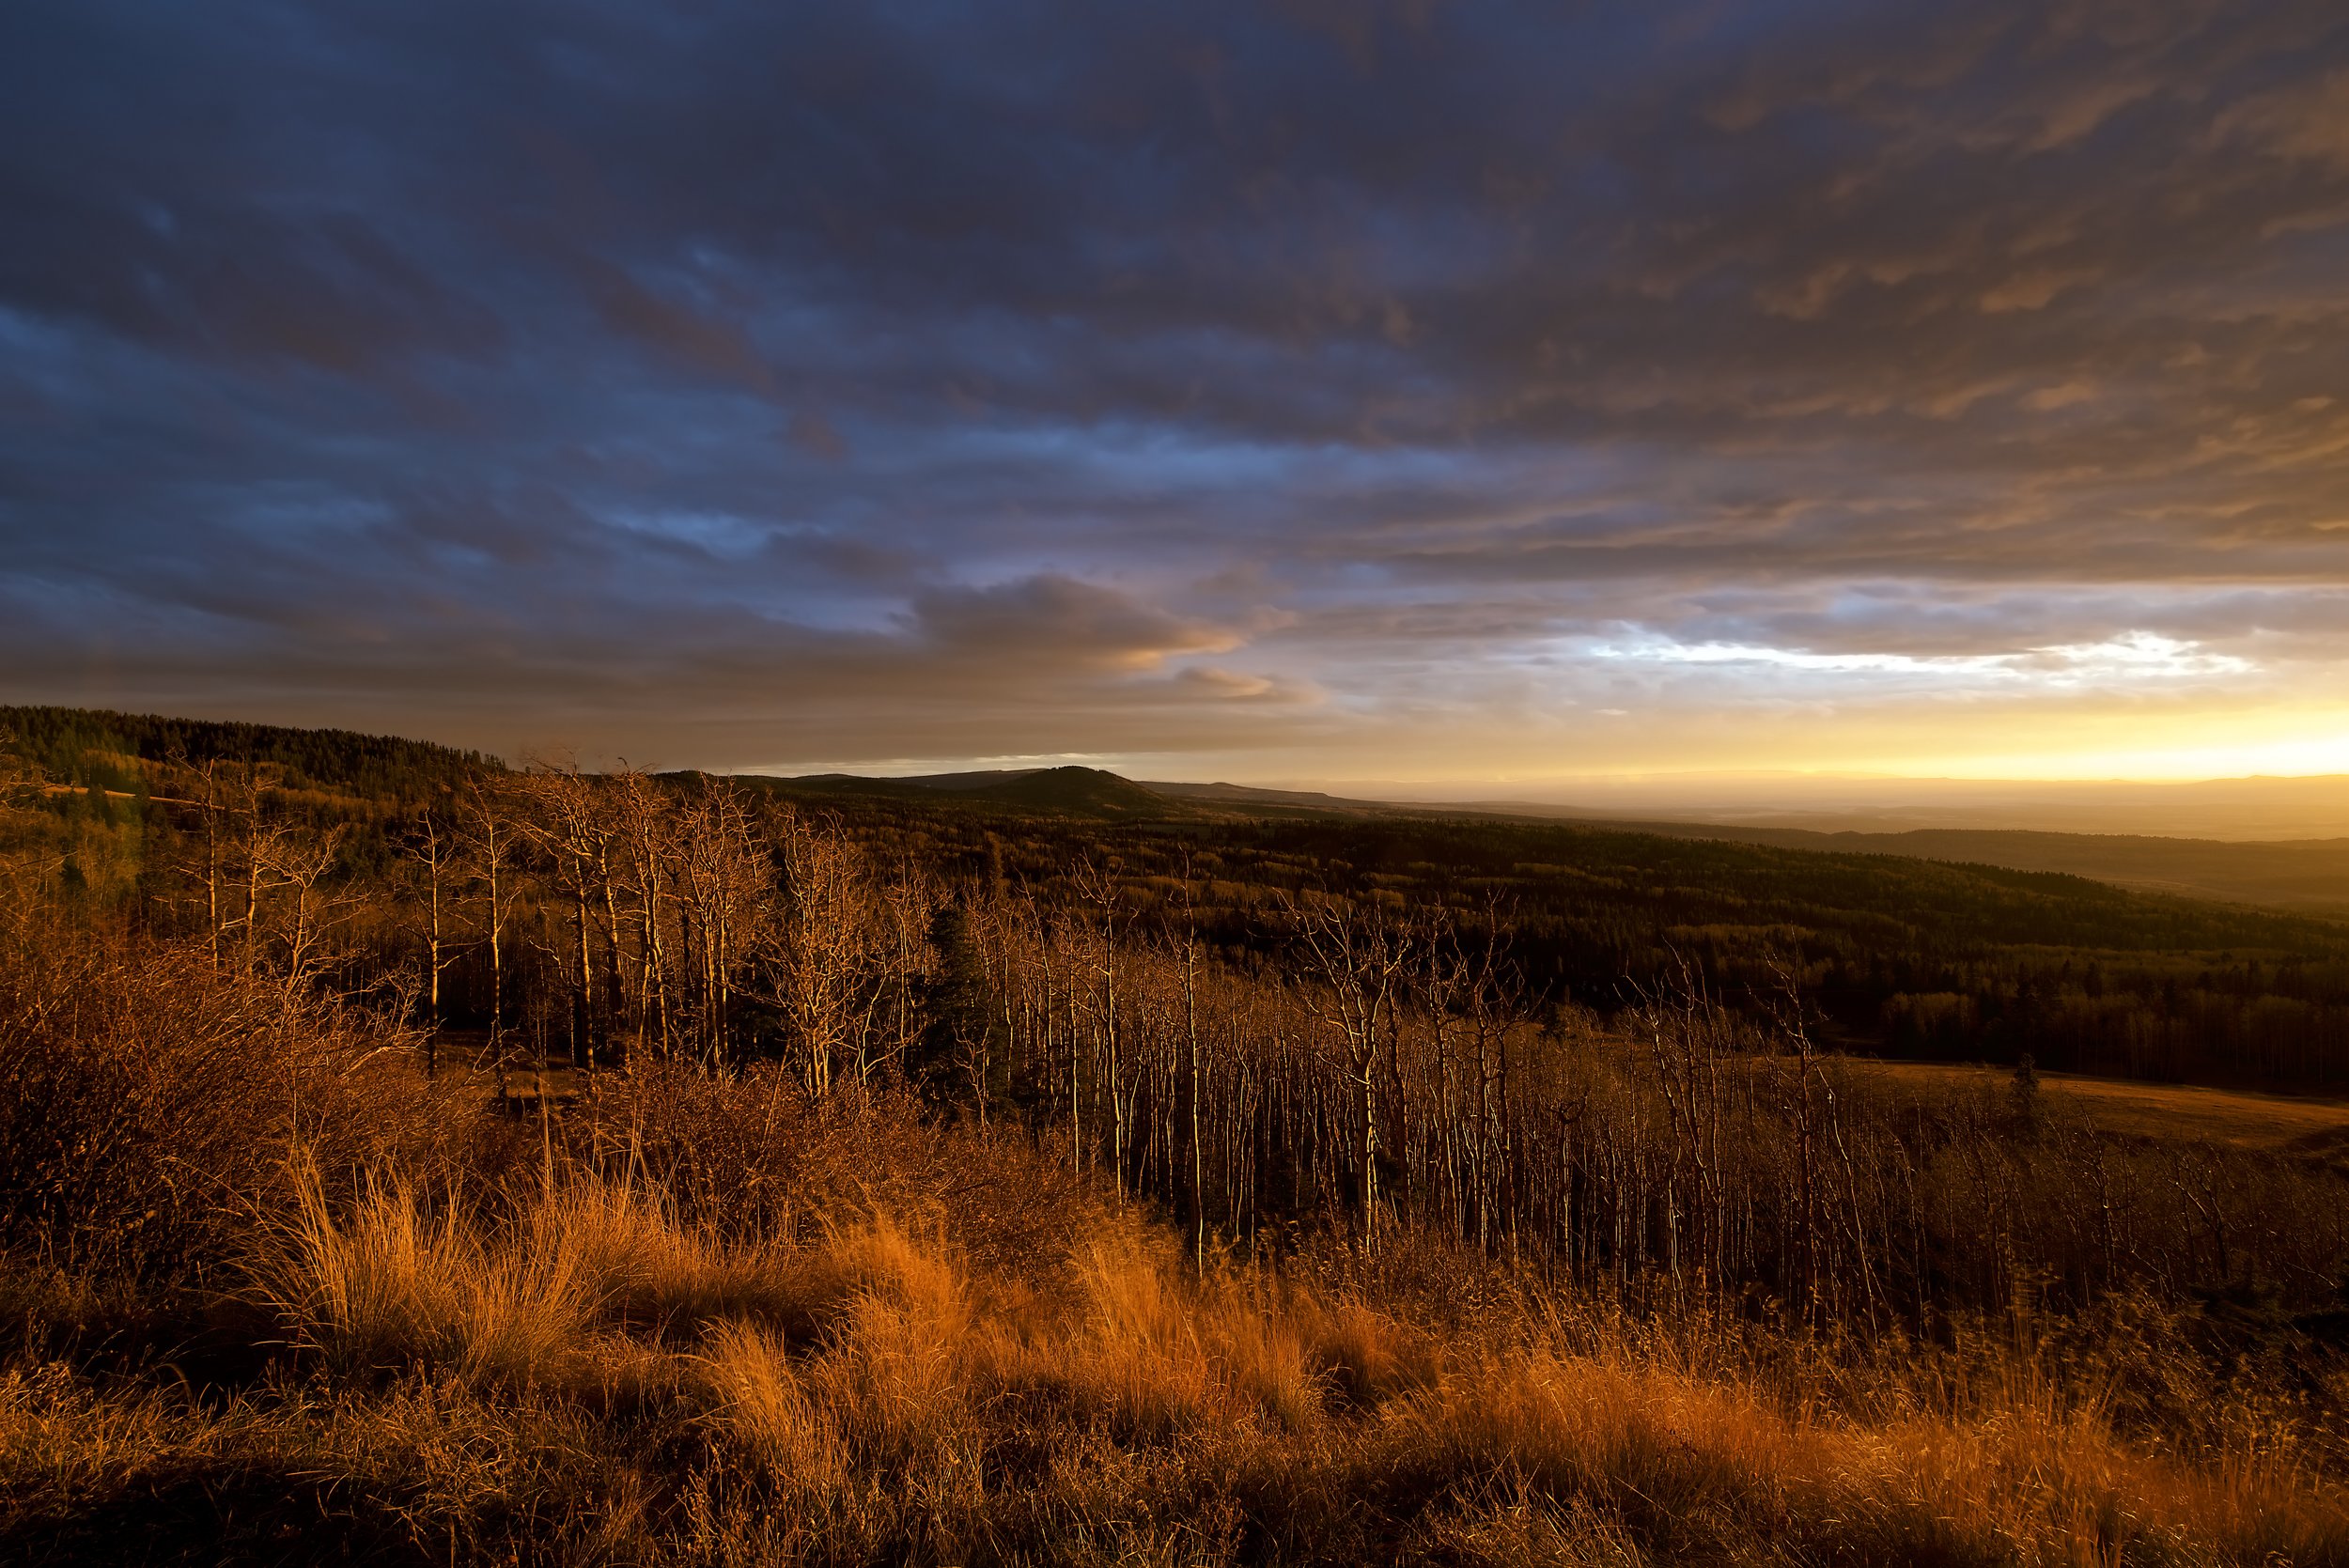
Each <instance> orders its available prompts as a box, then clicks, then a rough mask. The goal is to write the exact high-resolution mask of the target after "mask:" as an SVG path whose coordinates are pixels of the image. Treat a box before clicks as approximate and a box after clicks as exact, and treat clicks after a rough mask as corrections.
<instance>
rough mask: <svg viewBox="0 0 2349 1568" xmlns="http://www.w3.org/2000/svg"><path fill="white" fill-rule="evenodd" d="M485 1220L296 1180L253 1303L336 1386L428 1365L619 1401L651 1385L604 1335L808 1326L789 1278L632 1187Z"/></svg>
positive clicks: (585, 1190) (304, 1176) (549, 1200)
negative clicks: (753, 1324) (782, 1323)
mask: <svg viewBox="0 0 2349 1568" xmlns="http://www.w3.org/2000/svg"><path fill="white" fill-rule="evenodd" d="M482 1206H483V1207H485V1208H488V1209H490V1215H489V1216H488V1217H487V1218H486V1219H485V1217H484V1216H482V1215H480V1214H477V1213H471V1212H468V1209H467V1205H466V1203H464V1201H463V1198H462V1195H461V1194H451V1195H450V1196H448V1197H447V1198H446V1199H445V1200H444V1201H443V1202H441V1203H438V1204H434V1203H428V1202H427V1201H426V1199H425V1197H424V1195H423V1194H422V1193H421V1192H420V1191H419V1190H418V1189H417V1188H415V1187H414V1186H413V1185H412V1184H411V1183H408V1182H405V1181H402V1180H399V1179H397V1178H395V1179H388V1180H379V1181H372V1182H369V1183H367V1184H365V1185H364V1186H363V1188H362V1189H361V1191H360V1192H359V1194H358V1196H357V1198H356V1199H355V1200H353V1201H351V1202H350V1203H346V1204H338V1203H335V1202H334V1199H333V1198H332V1197H331V1196H330V1194H329V1193H328V1192H327V1190H326V1189H325V1188H324V1186H323V1184H322V1183H321V1182H320V1181H319V1178H318V1176H317V1175H316V1174H315V1172H308V1171H304V1172H302V1173H301V1174H300V1175H299V1176H298V1177H297V1179H296V1182H295V1184H294V1209H293V1212H292V1214H291V1215H290V1217H288V1219H285V1220H284V1221H282V1222H281V1223H279V1224H277V1225H275V1226H274V1227H272V1234H271V1236H270V1239H269V1241H268V1242H267V1243H266V1244H265V1245H264V1246H263V1247H262V1248H261V1249H260V1250H259V1251H258V1253H257V1256H256V1258H255V1260H254V1263H253V1265H252V1273H253V1280H254V1285H255V1290H256V1292H257V1295H258V1296H259V1297H260V1298H261V1299H262V1300H263V1301H264V1302H266V1303H267V1304H268V1305H270V1306H271V1307H272V1308H273V1309H274V1310H275V1311H276V1312H278V1313H279V1314H280V1315H281V1316H282V1317H284V1318H285V1320H286V1321H287V1322H288V1324H290V1325H291V1326H292V1327H294V1329H295V1331H296V1333H297V1334H298V1335H299V1337H300V1338H301V1340H302V1342H303V1343H306V1344H308V1345H309V1346H311V1347H312V1348H314V1349H316V1350H318V1351H319V1352H320V1353H322V1354H323V1355H324V1356H325V1358H326V1359H327V1361H328V1363H329V1364H330V1365H331V1366H334V1367H335V1368H337V1369H339V1370H342V1371H344V1372H356V1371H362V1370H368V1369H379V1370H380V1369H383V1368H388V1367H396V1366H406V1365H411V1364H426V1365H433V1366H443V1367H448V1368H452V1369H455V1370H456V1371H457V1372H458V1373H459V1374H460V1375H461V1376H463V1377H465V1378H467V1379H468V1380H471V1381H473V1382H475V1383H478V1384H482V1385H485V1386H517V1387H519V1386H526V1385H530V1384H535V1383H540V1382H544V1381H547V1380H549V1379H563V1380H568V1381H569V1382H572V1383H579V1382H582V1381H584V1382H587V1383H597V1384H600V1385H601V1386H603V1387H604V1388H605V1389H607V1391H611V1392H614V1393H616V1392H620V1391H622V1390H624V1389H644V1388H646V1387H647V1386H649V1385H650V1384H651V1383H656V1382H658V1381H659V1379H658V1377H656V1376H653V1375H652V1374H650V1373H649V1372H648V1370H647V1366H646V1363H645V1362H644V1361H643V1358H641V1357H639V1356H638V1355H637V1354H636V1353H635V1352H633V1351H631V1350H630V1349H629V1345H630V1342H629V1341H628V1340H627V1339H625V1338H624V1337H621V1336H615V1335H612V1334H607V1333H602V1332H600V1331H601V1330H602V1329H604V1328H606V1327H616V1328H623V1329H631V1330H634V1331H637V1332H640V1333H649V1334H652V1335H654V1336H656V1337H658V1336H660V1335H661V1334H664V1333H667V1332H670V1331H672V1330H675V1329H677V1328H680V1327H694V1326H698V1325H699V1324H701V1323H703V1322H706V1321H708V1320H711V1319H715V1318H720V1317H725V1316H736V1315H753V1316H759V1315H763V1316H768V1317H771V1318H792V1317H797V1316H800V1315H803V1313H804V1312H805V1311H806V1301H807V1296H808V1292H807V1291H806V1290H804V1289H803V1288H801V1281H798V1280H797V1279H795V1278H794V1277H793V1276H792V1275H791V1274H790V1273H789V1272H788V1271H786V1270H784V1269H780V1268H778V1267H776V1266H775V1265H774V1264H773V1263H772V1261H771V1260H770V1259H769V1258H768V1257H767V1256H765V1255H764V1254H763V1253H761V1252H759V1251H758V1250H753V1249H741V1250H728V1249H725V1248H723V1247H721V1246H720V1245H719V1244H718V1243H717V1242H716V1241H715V1240H714V1239H713V1238H712V1237H710V1236H709V1235H708V1234H704V1233H700V1232H695V1231H689V1230H686V1229H684V1228H682V1227H680V1226H679V1225H677V1223H676V1222H675V1221H674V1220H673V1219H672V1218H671V1217H670V1216H669V1214H668V1213H667V1211H666V1209H665V1207H664V1205H663V1204H662V1203H661V1202H660V1201H659V1199H658V1198H657V1197H656V1196H654V1195H653V1194H651V1193H649V1192H648V1191H647V1190H646V1189H645V1188H643V1187H641V1186H639V1185H636V1184H633V1183H630V1182H626V1181H617V1180H605V1179H601V1178H598V1177H596V1176H594V1175H592V1174H581V1175H578V1176H576V1177H575V1178H573V1179H571V1180H569V1181H567V1182H553V1183H550V1184H549V1185H547V1186H545V1187H542V1188H538V1189H537V1190H536V1191H535V1192H532V1193H530V1194H528V1195H527V1196H526V1197H524V1198H523V1199H522V1200H521V1202H520V1203H519V1204H518V1205H516V1209H515V1212H511V1213H508V1214H505V1215H503V1216H499V1215H498V1214H497V1213H496V1207H497V1206H496V1205H495V1204H494V1203H484V1204H483V1205H482ZM824 1288H825V1287H824V1285H823V1283H822V1281H818V1282H817V1291H818V1292H819V1293H820V1292H821V1291H822V1289H824Z"/></svg>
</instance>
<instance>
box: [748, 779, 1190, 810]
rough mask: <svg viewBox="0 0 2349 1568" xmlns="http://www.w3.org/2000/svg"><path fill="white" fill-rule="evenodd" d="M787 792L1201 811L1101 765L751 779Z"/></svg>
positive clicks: (1026, 806) (1017, 806)
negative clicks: (972, 771)
mask: <svg viewBox="0 0 2349 1568" xmlns="http://www.w3.org/2000/svg"><path fill="white" fill-rule="evenodd" d="M743 782H745V783H757V784H763V785H765V786H766V787H769V788H773V789H779V790H782V791H783V792H785V793H786V794H803V795H856V796H865V797H879V798H880V799H883V800H916V801H919V800H937V799H938V798H939V797H940V796H941V795H943V796H952V797H956V798H958V799H961V800H970V801H972V802H974V803H983V804H986V805H990V806H1006V807H1010V808H1012V809H1014V810H1019V811H1035V812H1050V813H1053V814H1057V815H1072V816H1089V817H1096V818H1099V819H1102V820H1105V821H1109V820H1121V819H1145V818H1158V817H1181V816H1190V815H1195V812H1196V808H1194V807H1193V806H1191V805H1190V804H1189V803H1188V802H1186V801H1183V800H1175V799H1173V798H1171V797H1169V796H1166V795H1161V794H1159V792H1157V791H1156V790H1154V789H1150V788H1148V787H1146V786H1144V785H1142V784H1136V783H1134V782H1133V781H1132V780H1131V779H1128V778H1123V777H1121V776H1120V775H1118V774H1115V773H1111V772H1107V771H1104V770H1103V769H1101V768H1079V767H1073V766H1072V767H1066V768H1004V769H1002V770H999V771H993V772H980V773H928V774H913V775H909V776H903V777H896V778H870V777H865V776H863V775H860V774H855V773H808V774H802V775H800V776H799V777H796V778H761V779H752V778H748V777H746V778H745V779H744V781H743Z"/></svg>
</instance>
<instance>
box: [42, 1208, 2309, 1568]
mask: <svg viewBox="0 0 2349 1568" xmlns="http://www.w3.org/2000/svg"><path fill="white" fill-rule="evenodd" d="M301 1190H303V1195H305V1197H303V1204H301V1209H298V1214H296V1219H293V1220H291V1223H288V1225H287V1230H284V1233H282V1237H279V1251H277V1256H274V1261H272V1263H270V1265H265V1267H263V1270H260V1277H263V1280H265V1284H268V1291H270V1298H272V1300H274V1303H277V1305H279V1310H282V1312H284V1314H287V1319H288V1322H291V1324H293V1327H296V1331H298V1336H301V1341H303V1343H305V1345H310V1347H312V1352H315V1355H317V1359H319V1364H321V1369H326V1371H324V1375H321V1380H312V1383H293V1385H282V1388H274V1389H260V1392H254V1394H249V1397H241V1399H237V1402H232V1404H230V1406H227V1408H226V1411H223V1408H211V1411H207V1408H199V1406H197V1404H190V1402H185V1399H179V1397H169V1394H164V1392H158V1389H155V1388H146V1389H132V1388H125V1389H101V1388H97V1385H89V1383H85V1380H78V1378H73V1375H69V1374H64V1371H61V1369H50V1371H39V1374H38V1375H28V1374H23V1371H19V1374H9V1378H8V1380H5V1383H0V1491H5V1493H8V1496H11V1498H19V1500H21V1498H35V1496H38V1498H44V1500H47V1505H44V1507H50V1512H52V1516H54V1512H56V1510H59V1507H64V1505H61V1502H59V1500H73V1498H99V1496H106V1493H108V1491H111V1488H120V1486H125V1483H127V1479H130V1477H136V1474H153V1472H155V1469H158V1467H164V1469H169V1467H179V1469H183V1472H188V1469H193V1472H218V1469H221V1467H223V1465H246V1467H254V1465H260V1467H277V1469H282V1467H287V1465H291V1463H296V1460H298V1463H301V1465H310V1467H312V1469H319V1472H331V1474H345V1477H350V1486H352V1496H366V1498H392V1502H385V1505H382V1510H385V1512H382V1516H381V1519H378V1521H376V1524H378V1526H381V1529H382V1530H387V1533H392V1535H399V1538H401V1540H415V1543H432V1540H446V1543H467V1545H470V1543H484V1540H493V1538H498V1540H514V1538H517V1530H519V1540H526V1543H536V1547H533V1549H536V1552H540V1554H545V1552H554V1549H556V1547H559V1552H584V1554H589V1557H592V1554H615V1557H622V1559H641V1561H863V1559H869V1557H891V1559H905V1561H1112V1559H1116V1561H1240V1559H1254V1561H1361V1557H1362V1554H1370V1557H1395V1559H1436V1561H1483V1563H1536V1561H1539V1563H1597V1561H1755V1563H1762V1561H1771V1563H1776V1561H1856V1563H1891V1561H1907V1563H2081V1566H2089V1563H2140V1561H2142V1563H2286V1561H2288V1563H2297V1566H2314V1563H2340V1561H2349V1510H2344V1502H2342V1493H2340V1486H2338V1469H2335V1467H2330V1463H2328V1460H2326V1455H2324V1453H2319V1451H2316V1449H2311V1446H2310V1444H2307V1441H2297V1444H2295V1441H2279V1432H2281V1427H2279V1430H2272V1432H2269V1436H2267V1439H2246V1441H2241V1444H2236V1446H2234V1449H2222V1451H2201V1453H2178V1451H2170V1453H2164V1451H2161V1449H2159V1446H2155V1444H2145V1441H2131V1439H2128V1436H2126V1435H2123V1432H2122V1430H2119V1427H2117V1425H2114V1421H2112V1418H2109V1411H2108V1408H2105V1406H2103V1404H2100V1399H2098V1394H2095V1388H2089V1385H2077V1383H2067V1380H2062V1378H2058V1375H2053V1374H2051V1371H2048V1369H2046V1366H2039V1364H2034V1361H2032V1359H2030V1357H2025V1355H2020V1352H2011V1355H2009V1357H2006V1359H2004V1361H2001V1359H1997V1357H1992V1359H1990V1361H1983V1364H1981V1366H1978V1369H1976V1375H1973V1378H1971V1383H1967V1388H1964V1394H1962V1397H1952V1394H1950V1385H1948V1380H1943V1383H1931V1380H1917V1383H1912V1385H1903V1383H1898V1378H1893V1375H1877V1378H1875V1383H1873V1385H1870V1392H1868V1394H1865V1397H1844V1399H1832V1397H1823V1392H1821V1388H1809V1389H1797V1388H1793V1385H1785V1383H1779V1385H1774V1383H1771V1380H1769V1378H1762V1375H1746V1378H1736V1375H1727V1374H1729V1369H1727V1366H1710V1369H1708V1366H1705V1361H1708V1357H1713V1359H1719V1355H1722V1352H1719V1345H1715V1347H1710V1350H1705V1352H1701V1355H1691V1352H1689V1345H1691V1343H1694V1341H1689V1338H1687V1336H1682V1338H1677V1341H1672V1338H1671V1336H1661V1333H1657V1331H1654V1328H1640V1327H1635V1324H1630V1322H1624V1319H1607V1317H1602V1314H1586V1317H1581V1319H1577V1322H1564V1319H1555V1317H1553V1319H1548V1322H1530V1324H1525V1331H1522V1333H1520V1336H1516V1338H1508V1341H1450V1343H1447V1341H1442V1338H1438V1336H1433V1333H1428V1331H1423V1328H1414V1327H1408V1324H1403V1322H1398V1319H1393V1317H1389V1314H1384V1312H1379V1310H1375V1308H1372V1305H1370V1303H1362V1300H1351V1298H1330V1296H1325V1294H1318V1291H1309V1289H1304V1286H1299V1284H1295V1281H1281V1280H1273V1277H1267V1275H1254V1272H1231V1275H1210V1277H1206V1280H1201V1277H1196V1275H1193V1272H1191V1270H1189V1267H1184V1265H1182V1263H1177V1261H1175V1258H1173V1253H1170V1251H1168V1249H1165V1247H1163V1244H1160V1242H1156V1239H1154V1237H1151V1234H1149V1233H1146V1230H1142V1228H1140V1225H1126V1228H1121V1230H1116V1233H1112V1234H1107V1237H1099V1239H1095V1242H1093V1244H1088V1247H1085V1249H1083V1251H1081V1253H1079V1256H1076V1258H1071V1261H1066V1267H1057V1270H1050V1277H1052V1280H1060V1281H1065V1284H1060V1286H1055V1289H1038V1286H1034V1284H1027V1281H1018V1280H1010V1277H999V1275H977V1272H972V1270H971V1267H968V1265H966V1263H958V1258H957V1249H954V1247H952V1242H949V1239H947V1237H942V1234H926V1233H921V1230H910V1228H900V1225H895V1223H891V1220H888V1219H874V1220H864V1223H853V1225H841V1228H839V1230H834V1234H830V1237H825V1239H820V1242H811V1244H803V1247H797V1249H756V1247H738V1249H726V1247H722V1244H719V1242H717V1239H712V1237H709V1234H702V1233H695V1230H691V1228H683V1225H678V1223H674V1219H669V1216H667V1214H664V1211H662V1206H660V1204H658V1202H655V1200H653V1197H648V1195H646V1192H644V1190H639V1188H630V1186H625V1183H599V1181H592V1178H575V1181H570V1183H556V1186H550V1188H542V1190H537V1192H533V1195H528V1197H523V1200H519V1202H517V1204H514V1206H512V1209H509V1211H505V1214H498V1216H493V1219H489V1220H479V1219H465V1216H460V1214H458V1209H456V1206H453V1204H439V1206H434V1204H425V1202H423V1200H420V1197H418V1195H415V1192H413V1190H409V1188H399V1186H397V1183H382V1186H376V1188H371V1190H366V1192H362V1195H359V1197H357V1200H354V1202H352V1204H345V1206H340V1209H335V1206H331V1204H329V1202H326V1200H324V1197H321V1192H319V1188H317V1183H305V1186H303V1188H301ZM1675 1345H1680V1350H1675ZM385 1369H397V1371H385ZM357 1374H373V1375H376V1378H378V1380H376V1383H373V1385H366V1383H364V1378H362V1380H354V1375H357ZM1929 1383H1931V1385H1929ZM615 1385H625V1389H627V1397H625V1399H617V1397H615V1394H613V1388H615ZM517 1488H519V1493H517ZM517 1498H526V1500H528V1507H526V1510H523V1519H521V1521H519V1524H517V1516H514V1505H517ZM19 1510H23V1505H21V1502H19ZM35 1512H38V1510H35ZM14 1529H16V1530H19V1535H21V1533H23V1530H25V1529H28V1526H25V1521H23V1516H19V1519H16V1524H14ZM500 1533H503V1535H500ZM5 1540H9V1535H8V1533H5V1526H0V1543H5ZM526 1554H528V1552H526Z"/></svg>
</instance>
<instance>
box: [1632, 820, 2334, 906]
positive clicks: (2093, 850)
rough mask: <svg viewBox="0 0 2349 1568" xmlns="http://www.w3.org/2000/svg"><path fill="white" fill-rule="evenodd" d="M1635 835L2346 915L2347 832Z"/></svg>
mask: <svg viewBox="0 0 2349 1568" xmlns="http://www.w3.org/2000/svg"><path fill="white" fill-rule="evenodd" d="M1610 826H1612V827H1617V828H1621V829H1624V830H1626V831H1633V832H1642V833H1656V834H1658V835H1661V836H1665V837H1671V838H1703V839H1718V840H1722V841H1726V842H1728V843H1733V844H1760V845H1768V846H1772V847H1774V848H1780V849H1813V850H1821V851H1826V852H1829V853H1836V854H1855V853H1857V854H1868V855H1900V856H1904V857H1906V858H1908V859H1911V860H1921V861H1942V862H1956V863H1961V864H1970V865H1994V866H2000V867H2004V868H2005V869H2007V870H2010V871H2056V872H2062V873H2065V874H2067V875H2069V876H2074V877H2091V878H2093V879H2094V880H2096V881H2099V882H2110V883H2114V884H2117V885H2119V886H2121V887H2127V888H2137V889H2141V890H2143V891H2146V892H2151V893H2185V894H2188V895H2191V896H2194V897H2199V898H2219V899H2226V900H2229V901H2231V902H2234V903H2241V904H2268V905H2275V906H2279V907H2282V908H2296V909H2308V910H2312V911H2323V912H2326V913H2331V914H2343V915H2349V838H2335V839H2307V840H2299V841H2287V842H2283V843H2274V842H2253V843H2233V842H2225V841H2221V840H2217V839H2192V838H2155V837H2150V836H2146V835H2142V834H2126V833H2042V832H2023V831H1998V830H1992V829H1963V828H1923V829H1918V830H1915V831H1910V832H1905V833H1861V832H1840V833H1824V832H1813V831H1809V830H1806V829H1801V828H1741V827H1731V826H1722V825H1717V824H1712V823H1692V822H1625V823H1615V824H1610Z"/></svg>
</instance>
